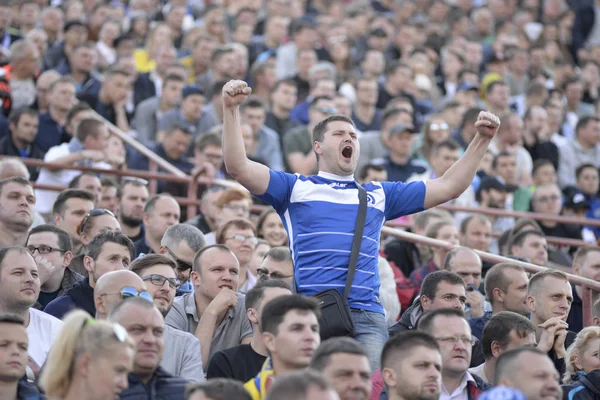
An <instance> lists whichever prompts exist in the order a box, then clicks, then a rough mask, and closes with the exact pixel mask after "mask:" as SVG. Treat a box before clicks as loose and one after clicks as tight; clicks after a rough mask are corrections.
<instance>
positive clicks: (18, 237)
mask: <svg viewBox="0 0 600 400" xmlns="http://www.w3.org/2000/svg"><path fill="white" fill-rule="evenodd" d="M35 202H36V198H35V196H34V194H33V187H32V186H31V183H30V182H29V181H28V180H26V179H24V178H21V177H12V178H6V179H2V180H0V204H1V206H0V232H2V234H1V235H0V249H1V248H2V247H10V246H25V244H26V243H27V233H28V232H29V229H30V228H31V225H32V224H33V216H34V211H33V208H34V207H35Z"/></svg>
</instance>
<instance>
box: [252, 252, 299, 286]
mask: <svg viewBox="0 0 600 400" xmlns="http://www.w3.org/2000/svg"><path fill="white" fill-rule="evenodd" d="M258 277H259V278H260V279H281V280H282V281H284V282H285V283H286V284H288V285H289V286H290V287H292V281H293V280H294V261H293V260H292V256H291V254H290V250H289V249H288V248H287V247H274V248H272V249H271V250H269V251H268V252H267V254H265V257H264V258H263V261H262V263H261V264H260V268H259V269H258Z"/></svg>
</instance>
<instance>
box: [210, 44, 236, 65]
mask: <svg viewBox="0 0 600 400" xmlns="http://www.w3.org/2000/svg"><path fill="white" fill-rule="evenodd" d="M233 52H234V50H233V47H231V46H218V47H216V48H215V49H214V50H213V52H212V54H211V55H210V62H211V63H214V62H215V61H216V60H217V59H218V58H221V56H222V55H223V54H227V53H233Z"/></svg>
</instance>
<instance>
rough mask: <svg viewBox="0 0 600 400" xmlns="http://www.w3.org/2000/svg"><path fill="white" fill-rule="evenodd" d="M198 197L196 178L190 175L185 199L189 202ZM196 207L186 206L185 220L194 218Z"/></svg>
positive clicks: (192, 205)
mask: <svg viewBox="0 0 600 400" xmlns="http://www.w3.org/2000/svg"><path fill="white" fill-rule="evenodd" d="M197 195H198V177H197V176H195V175H192V176H191V177H190V180H189V181H188V193H187V197H188V200H190V201H194V200H195V199H196V196H197ZM197 210H198V209H197V207H196V205H194V204H192V203H190V204H188V206H187V218H188V219H192V218H194V217H195V216H196V211H197Z"/></svg>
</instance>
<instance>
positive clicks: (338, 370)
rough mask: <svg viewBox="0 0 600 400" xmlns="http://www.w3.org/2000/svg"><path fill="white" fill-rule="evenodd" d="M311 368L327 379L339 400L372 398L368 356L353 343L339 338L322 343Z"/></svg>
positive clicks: (349, 339) (311, 362) (357, 344)
mask: <svg viewBox="0 0 600 400" xmlns="http://www.w3.org/2000/svg"><path fill="white" fill-rule="evenodd" d="M309 368H311V369H313V370H315V371H317V372H320V373H322V374H323V375H324V376H325V377H326V378H328V379H329V381H330V382H331V383H332V384H333V387H334V388H335V391H336V392H337V393H338V395H339V396H340V399H358V400H367V399H368V398H369V396H370V394H371V366H370V365H369V356H368V354H367V352H366V351H365V350H364V348H363V347H362V345H361V344H360V343H358V342H357V341H356V340H354V339H351V338H346V337H338V338H331V339H328V340H326V341H325V342H323V343H321V345H320V346H319V347H318V348H317V351H315V353H314V354H313V357H312V360H311V361H310V365H309Z"/></svg>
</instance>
